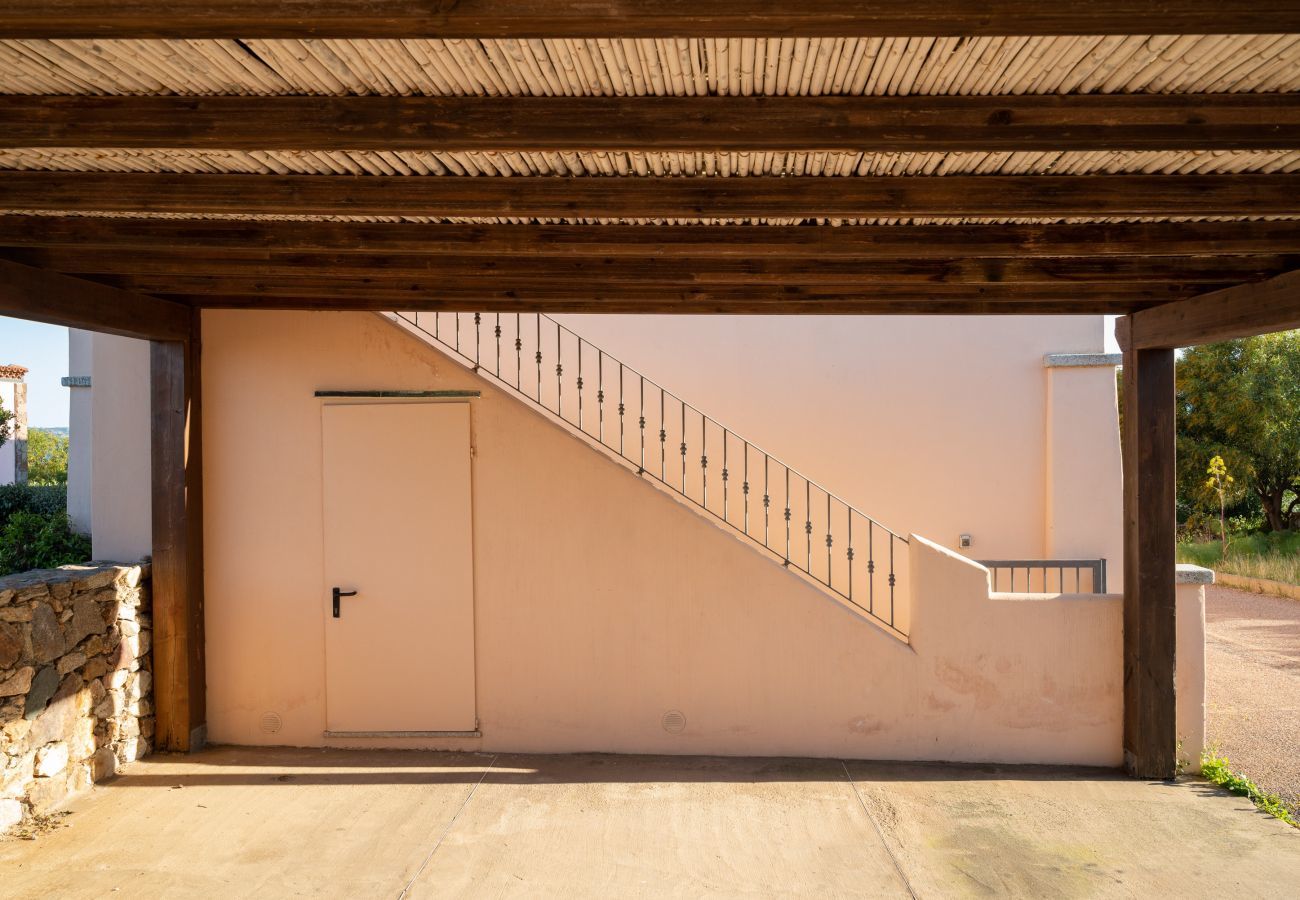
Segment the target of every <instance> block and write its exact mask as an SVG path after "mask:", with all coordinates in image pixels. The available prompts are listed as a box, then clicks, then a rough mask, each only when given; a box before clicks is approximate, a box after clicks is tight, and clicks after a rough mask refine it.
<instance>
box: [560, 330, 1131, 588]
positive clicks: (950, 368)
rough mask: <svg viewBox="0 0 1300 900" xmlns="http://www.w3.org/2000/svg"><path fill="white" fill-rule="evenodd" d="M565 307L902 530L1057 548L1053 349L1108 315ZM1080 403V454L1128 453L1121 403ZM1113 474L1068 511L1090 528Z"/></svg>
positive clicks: (978, 542) (1087, 344)
mask: <svg viewBox="0 0 1300 900" xmlns="http://www.w3.org/2000/svg"><path fill="white" fill-rule="evenodd" d="M558 318H559V319H560V320H561V321H562V322H564V323H565V324H566V325H567V326H569V327H571V328H572V329H573V330H574V331H576V332H577V333H578V334H580V335H582V336H583V337H584V338H586V339H587V340H590V341H592V342H594V343H595V344H596V345H598V346H600V347H602V348H604V349H605V350H607V351H608V352H610V353H612V354H613V355H614V356H615V357H617V358H619V359H621V360H623V361H624V362H626V363H627V364H629V365H631V366H634V367H636V368H638V369H640V370H642V371H643V372H645V374H646V375H647V376H649V377H652V378H654V379H656V380H657V381H660V382H662V383H663V385H664V386H665V387H666V388H668V389H669V390H670V391H673V392H675V393H677V394H679V395H680V396H682V397H684V398H686V399H687V400H688V401H689V402H691V403H693V404H695V405H696V406H697V407H699V408H700V409H702V410H704V411H705V412H707V413H709V414H711V415H714V416H716V417H717V418H718V419H719V420H720V421H722V422H724V423H725V424H726V425H728V426H729V427H730V428H732V429H733V430H735V432H736V433H738V434H741V435H743V436H744V437H746V438H748V439H750V440H752V441H754V442H755V443H757V444H758V445H760V446H762V447H764V448H766V449H767V450H769V451H770V452H772V453H773V454H775V455H776V456H778V457H780V458H781V459H783V460H785V461H786V462H788V463H790V464H791V465H792V466H794V467H795V468H797V469H800V470H802V471H804V472H806V473H807V474H808V475H809V476H810V477H811V478H813V479H815V480H817V481H819V482H821V483H822V484H825V485H827V486H828V487H829V488H830V489H831V490H833V491H834V492H836V493H837V494H838V495H839V496H841V497H843V498H844V499H845V500H847V501H848V502H850V503H852V504H853V505H854V506H856V507H858V508H859V509H861V510H863V511H865V512H867V513H869V514H870V515H872V516H874V517H875V518H876V519H877V520H878V521H880V522H883V523H884V524H885V525H887V526H889V527H890V528H892V529H894V530H895V531H898V532H900V533H903V534H906V533H908V532H910V531H915V532H917V533H918V534H924V535H926V536H927V537H929V538H931V539H932V540H934V541H936V542H937V543H940V544H942V545H944V546H945V547H951V548H953V549H957V548H958V539H959V537H960V535H962V534H970V535H971V536H972V537H973V539H974V544H973V546H972V547H971V548H970V550H969V551H961V552H963V553H964V554H965V555H967V556H970V557H971V558H972V559H1033V558H1042V557H1043V556H1046V555H1047V554H1048V548H1047V545H1046V540H1045V532H1046V529H1047V528H1048V527H1050V522H1049V520H1048V518H1047V517H1048V499H1047V490H1048V488H1047V482H1048V479H1049V477H1050V473H1049V472H1048V470H1047V442H1048V434H1047V428H1046V425H1045V423H1046V418H1047V403H1048V394H1047V392H1048V379H1049V374H1048V371H1047V370H1045V369H1044V367H1043V357H1044V356H1045V355H1047V354H1052V353H1093V352H1100V351H1101V350H1102V349H1103V345H1104V335H1103V324H1104V320H1103V318H1102V317H1101V316H956V317H953V316H836V317H833V318H824V317H817V316H804V317H799V316H779V317H775V316H640V315H638V316H607V315H587V316H560V317H558ZM1070 415H1071V417H1072V423H1073V427H1074V430H1075V434H1076V435H1077V438H1076V440H1082V441H1083V442H1084V443H1085V445H1084V446H1082V447H1080V449H1081V450H1082V451H1086V450H1088V449H1091V448H1103V449H1104V448H1105V447H1106V445H1107V442H1108V441H1110V442H1113V443H1114V445H1115V448H1116V452H1117V450H1118V421H1117V418H1116V413H1115V404H1114V402H1113V400H1112V401H1111V402H1110V403H1109V404H1107V403H1106V402H1105V400H1104V398H1102V399H1100V401H1098V398H1097V396H1096V395H1095V394H1094V395H1092V396H1090V397H1089V398H1087V402H1080V403H1076V404H1074V405H1073V408H1072V409H1071V410H1070ZM1088 474H1091V473H1082V472H1081V473H1079V475H1078V477H1079V480H1080V481H1082V480H1083V479H1084V478H1086V477H1087V475H1088ZM1107 478H1108V480H1107V482H1106V483H1104V484H1099V483H1098V482H1097V481H1096V480H1095V479H1093V480H1092V481H1091V483H1090V484H1089V485H1088V489H1087V491H1086V492H1085V493H1084V494H1083V495H1082V496H1083V498H1084V499H1085V500H1086V503H1085V505H1084V508H1082V509H1072V508H1063V507H1060V506H1058V507H1057V510H1056V512H1057V514H1058V515H1059V516H1060V517H1062V518H1063V519H1068V518H1070V517H1073V516H1075V515H1077V514H1081V515H1082V516H1084V517H1085V518H1087V519H1089V523H1088V527H1092V526H1093V525H1095V524H1096V523H1095V521H1094V520H1095V519H1096V518H1097V517H1096V516H1095V515H1094V512H1093V511H1094V510H1095V509H1096V507H1097V503H1095V502H1094V499H1093V498H1097V499H1098V500H1101V499H1103V498H1106V497H1107V495H1109V498H1110V499H1112V500H1113V503H1114V504H1115V505H1118V503H1119V499H1120V497H1121V490H1120V488H1121V486H1120V478H1119V470H1118V467H1117V466H1116V467H1115V468H1114V469H1113V471H1110V472H1109V473H1108V475H1107ZM1119 524H1120V523H1119V521H1118V520H1116V521H1115V522H1114V523H1113V524H1111V525H1109V526H1107V527H1109V528H1110V529H1111V532H1112V533H1111V534H1108V535H1106V536H1105V538H1103V539H1101V540H1098V541H1095V542H1096V543H1098V544H1099V545H1105V544H1109V543H1110V542H1112V540H1113V542H1114V544H1115V546H1116V547H1117V546H1118V545H1119V544H1118V540H1119V538H1118V531H1119ZM1111 562H1113V563H1118V560H1114V559H1112V560H1111Z"/></svg>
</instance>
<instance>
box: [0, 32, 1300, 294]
mask: <svg viewBox="0 0 1300 900" xmlns="http://www.w3.org/2000/svg"><path fill="white" fill-rule="evenodd" d="M0 94H10V95H30V96H38V97H39V96H46V95H80V96H87V97H93V96H103V97H112V96H130V95H144V96H163V95H172V96H178V97H208V96H240V97H249V98H256V97H275V96H293V95H310V96H321V97H365V96H377V97H378V96H411V97H419V96H429V97H439V96H456V97H468V98H474V97H483V98H494V97H522V98H538V100H537V101H536V102H538V103H542V102H544V100H543V98H550V97H611V98H619V97H622V98H628V99H627V102H629V103H635V102H637V101H636V99H635V98H641V97H645V98H650V97H667V96H672V97H713V98H726V97H749V96H773V97H813V96H844V97H862V98H871V97H899V98H902V97H909V96H912V97H920V96H960V97H971V98H979V97H988V98H1004V99H1005V100H1006V102H1007V103H1008V104H1011V98H1015V97H1017V96H1022V95H1046V96H1051V95H1098V96H1102V95H1124V94H1164V95H1201V94H1280V95H1287V94H1300V34H1294V33H1287V34H1242V35H1205V34H1199V35H1198V34H1190V35H1188V34H1183V35H1145V36H1144V35H1136V36H1134V35H1122V34H1115V35H1103V34H1098V35H1083V36H1078V35H1075V36H967V37H840V36H834V37H789V38H787V37H779V38H778V37H771V38H753V37H736V38H726V37H718V38H714V37H707V38H690V37H680V38H673V37H667V38H660V37H642V38H617V37H608V38H606V37H596V38H545V39H540V38H539V39H510V38H483V39H472V38H463V39H461V38H457V39H442V40H439V39H423V38H421V39H390V38H383V39H361V38H355V39H344V38H339V39H328V38H326V39H289V38H275V39H266V38H251V37H250V38H247V39H242V40H236V39H215V38H203V39H180V38H176V39H117V38H114V39H93V40H92V39H50V40H41V39H34V38H31V39H6V40H0ZM358 102H359V101H358ZM485 102H486V101H485ZM525 102H529V103H531V102H534V101H531V100H529V101H525ZM646 102H652V101H646ZM717 102H724V101H723V100H721V99H719V100H718V101H717ZM1192 115H1193V114H1192V113H1189V116H1192ZM1265 115H1266V114H1265ZM995 124H996V123H995ZM1261 124H1262V125H1266V124H1267V123H1266V122H1265V123H1261ZM773 127H780V126H779V123H775V124H774V125H773ZM1265 134H1267V133H1266V132H1265ZM254 137H255V138H256V137H257V133H254ZM60 139H62V138H60ZM99 139H100V136H99V135H98V134H97V135H96V136H95V137H94V138H93V139H88V140H86V141H84V143H85V144H91V145H90V146H84V145H83V146H76V147H63V146H41V147H30V146H11V147H6V148H3V149H0V173H3V172H4V171H13V172H17V171H23V172H38V173H39V172H44V173H49V175H50V177H51V178H57V177H60V176H61V174H62V173H68V177H69V178H72V177H75V176H76V175H77V174H78V173H87V175H86V176H83V177H87V176H88V174H89V173H118V174H120V175H121V178H122V179H123V181H122V184H123V185H124V186H125V185H127V184H129V183H130V179H131V178H133V177H141V176H143V174H144V173H159V174H162V173H175V174H180V175H186V176H192V177H193V178H195V179H201V178H202V177H203V176H207V175H227V174H238V175H246V176H249V183H248V190H249V192H250V195H254V194H257V193H258V187H257V177H258V176H272V177H282V176H311V177H316V178H322V177H330V176H361V177H363V178H364V177H366V176H386V177H390V178H391V177H394V176H405V177H410V178H422V177H443V178H457V179H462V178H464V179H468V178H474V179H484V178H486V179H507V178H514V179H518V178H524V179H527V178H533V179H536V178H547V177H556V178H602V179H623V180H625V181H630V180H633V179H636V180H641V179H681V178H693V179H704V178H707V179H745V178H766V179H767V180H768V181H769V182H770V181H771V179H772V178H773V177H780V178H782V179H792V180H798V179H821V178H841V179H854V178H877V179H879V178H889V177H897V178H900V179H912V178H920V179H940V178H944V177H945V176H958V177H968V176H982V175H990V176H1031V177H1032V176H1093V177H1095V176H1107V175H1145V176H1159V177H1165V178H1168V179H1169V191H1170V194H1171V195H1172V196H1174V197H1176V196H1177V195H1178V194H1179V192H1180V191H1181V190H1184V188H1183V187H1181V185H1184V184H1187V185H1190V184H1191V181H1188V180H1186V179H1189V178H1191V177H1193V176H1221V177H1223V178H1224V179H1225V180H1226V179H1229V178H1231V177H1233V176H1250V177H1265V176H1277V177H1279V178H1281V177H1285V176H1294V175H1296V174H1298V173H1300V149H1296V146H1295V144H1294V143H1292V142H1291V141H1292V140H1293V138H1292V137H1288V138H1286V139H1285V140H1279V142H1278V146H1277V149H1236V150H1197V149H1178V148H1177V147H1173V148H1171V149H1163V150H1126V149H1105V150H1089V149H1081V150H1080V149H1066V148H1062V149H1060V150H1034V151H1025V150H1020V151H998V152H989V151H964V150H961V151H957V150H955V151H950V152H925V151H917V152H880V151H872V150H869V149H865V150H863V151H861V152H831V151H818V152H814V151H812V150H811V149H810V150H808V151H797V150H794V151H773V152H767V151H750V152H736V151H719V150H710V149H704V148H702V149H700V150H697V151H684V150H666V149H664V150H660V149H652V148H650V147H646V148H645V149H638V148H637V147H629V148H628V149H626V150H617V151H613V150H601V151H594V150H565V151H556V150H544V149H539V150H535V151H534V150H504V149H502V150H482V151H461V150H440V149H429V150H411V149H392V150H384V149H367V150H359V149H351V150H349V149H320V148H313V147H310V146H308V147H301V148H295V149H270V148H268V149H253V148H248V147H247V146H246V145H241V146H244V147H245V149H222V148H221V145H220V144H219V143H216V142H215V141H211V142H209V143H206V144H205V145H204V146H203V147H201V148H200V147H193V146H190V147H186V146H184V145H183V144H181V143H177V144H175V145H166V146H158V147H154V146H151V145H143V146H141V145H132V146H130V147H126V146H102V147H101V146H93V144H94V143H96V142H98V140H99ZM46 143H55V141H50V140H47V141H46ZM280 146H281V147H284V146H290V147H292V146H293V144H292V143H290V141H288V140H286V141H285V142H284V143H282V144H281V145H280ZM376 146H381V147H382V146H384V145H383V144H377V145H376ZM530 146H531V145H530ZM688 146H689V145H688ZM1214 146H1234V145H1233V144H1226V145H1225V144H1217V145H1214ZM1236 146H1240V145H1236ZM1250 146H1252V147H1256V148H1257V147H1261V146H1262V147H1269V146H1272V145H1271V144H1269V143H1262V144H1261V143H1255V144H1252V145H1250ZM1180 179H1183V180H1181V181H1180ZM466 183H467V184H468V183H470V182H466ZM753 183H754V184H758V183H759V182H757V181H755V182H753ZM1161 184H1162V185H1163V183H1161ZM1283 184H1284V182H1281V181H1278V182H1277V183H1276V185H1275V189H1274V191H1273V197H1274V199H1273V200H1272V201H1271V202H1270V204H1269V206H1268V208H1267V209H1265V210H1260V211H1255V210H1254V209H1253V208H1252V207H1251V206H1250V204H1249V203H1245V202H1240V203H1237V205H1236V207H1235V208H1233V209H1232V210H1230V212H1231V215H1218V214H1215V213H1217V212H1220V211H1221V210H1210V211H1208V212H1206V211H1191V210H1190V204H1189V210H1180V209H1176V208H1172V209H1171V210H1170V211H1169V212H1168V213H1164V214H1160V215H1145V214H1106V213H1105V212H1103V211H1099V212H1097V213H1095V214H1089V215H1080V214H1079V212H1080V211H1079V210H1078V209H1069V210H1065V209H1064V207H1063V208H1062V211H1061V212H1059V213H1057V214H1053V213H1052V211H1051V208H1050V203H1049V204H1046V205H1045V206H1044V208H1043V210H1042V212H1041V214H1040V213H1038V212H1035V213H1034V214H1031V215H1030V214H1025V215H1012V214H1002V213H997V212H990V211H986V210H973V211H971V210H966V211H964V212H962V213H960V214H957V213H954V214H952V215H936V214H933V213H934V212H936V210H934V209H933V208H930V209H927V210H926V214H924V215H920V214H913V215H908V214H906V213H905V212H904V211H903V210H902V209H900V210H899V213H900V214H898V215H858V216H846V215H836V214H819V213H818V211H817V210H816V209H815V208H810V209H809V210H808V212H807V214H802V215H793V216H786V215H724V214H718V213H717V212H716V211H715V212H714V213H713V214H710V210H709V209H707V208H703V207H701V208H697V209H693V210H683V214H681V215H664V216H654V217H646V216H641V215H613V214H606V213H603V212H601V211H598V210H594V209H592V210H583V209H579V208H575V209H573V210H572V211H571V212H570V213H568V214H565V215H535V214H519V215H457V214H452V213H448V212H445V211H440V210H437V209H430V210H429V212H428V214H427V215H419V214H412V213H411V212H409V211H405V210H404V211H402V213H401V214H394V215H371V214H362V213H359V212H358V211H356V210H351V209H349V208H348V203H347V202H346V201H341V202H340V204H339V207H338V209H337V211H332V210H329V211H321V210H313V213H317V212H319V213H321V214H296V213H292V212H289V213H286V214H282V215H281V214H275V210H274V209H266V208H263V207H259V206H258V205H257V204H254V203H250V204H249V209H248V210H247V211H246V212H228V211H208V210H204V209H201V208H194V209H192V210H185V209H183V208H179V207H178V209H177V211H157V210H156V209H150V208H149V205H148V204H141V207H140V208H139V209H135V210H133V209H129V208H127V209H124V208H122V204H120V203H115V204H106V207H108V208H104V209H96V208H94V204H93V203H92V202H89V201H88V202H83V203H77V204H75V205H70V206H67V207H62V208H61V207H58V206H57V205H50V204H44V205H42V206H41V208H33V206H34V205H40V204H39V203H38V201H37V200H36V199H33V200H31V201H30V202H29V203H28V204H27V205H24V204H23V203H21V202H18V197H19V195H18V193H16V192H11V194H12V196H10V197H6V182H4V180H3V179H2V178H0V214H6V215H11V216H12V215H18V216H24V215H26V216H37V215H39V216H42V217H100V218H102V219H104V220H105V222H109V221H112V220H116V219H120V218H123V217H134V218H142V219H143V218H150V219H158V220H168V221H170V220H185V219H195V220H210V221H228V220H239V219H245V220H248V221H249V222H265V223H277V222H278V223H284V224H285V226H286V227H288V226H290V225H291V224H292V223H294V222H338V223H345V224H346V223H390V222H405V223H424V224H429V225H447V224H456V223H462V224H482V225H487V226H501V227H509V226H517V225H525V224H556V225H563V224H572V225H583V226H618V225H657V226H664V227H674V226H685V225H695V226H699V227H705V228H707V227H709V226H715V225H748V226H756V227H757V226H781V225H810V226H850V227H851V226H863V227H866V226H919V225H944V226H952V227H953V228H979V227H982V226H987V227H989V228H995V227H998V226H1002V225H1008V224H1043V225H1051V224H1073V223H1096V224H1097V225H1098V226H1099V227H1100V226H1101V225H1102V224H1103V223H1140V222H1170V223H1180V222H1194V221H1199V222H1234V221H1235V222H1239V223H1241V227H1242V228H1243V229H1248V228H1249V227H1250V223H1251V222H1264V221H1272V222H1279V221H1280V222H1285V221H1288V220H1292V219H1295V220H1298V221H1300V197H1297V198H1296V201H1295V204H1294V207H1292V206H1290V205H1289V204H1288V203H1287V202H1286V201H1285V198H1284V199H1283V200H1281V201H1279V200H1277V199H1276V198H1277V196H1278V195H1279V193H1280V192H1281V191H1282V188H1281V186H1282V185H1283ZM1285 184H1287V185H1288V186H1289V184H1290V183H1289V182H1286V183H1285ZM64 190H65V192H66V190H67V189H66V186H65V187H64ZM27 196H29V197H33V196H34V195H32V194H31V193H30V192H29V193H28V195H27ZM904 205H905V204H904ZM1076 206H1077V204H1076ZM892 211H893V210H891V212H892ZM939 211H942V210H939ZM325 212H329V213H330V214H324V213H325ZM539 212H541V210H539ZM984 213H987V214H984ZM1297 234H1298V235H1300V229H1298V231H1297ZM1275 244H1276V242H1274V243H1272V244H1270V252H1272V253H1273V254H1274V255H1272V256H1269V257H1268V259H1269V260H1270V261H1272V262H1273V263H1276V264H1278V265H1282V264H1289V262H1288V261H1289V260H1290V259H1291V257H1290V256H1277V255H1276V250H1277V247H1276V246H1275ZM1283 249H1284V250H1285V251H1287V252H1291V248H1290V247H1289V245H1288V246H1285V247H1283ZM1294 251H1295V252H1297V253H1300V245H1297V246H1296V247H1295V248H1294ZM15 252H16V251H15ZM680 252H685V251H680ZM5 254H6V251H5V249H4V246H3V245H0V255H5ZM10 255H14V254H10ZM900 255H905V254H902V253H901V252H900ZM1202 268H1203V267H1202ZM1231 271H1236V270H1235V269H1233V270H1231ZM83 274H88V275H94V274H95V273H94V272H89V273H83ZM1259 274H1260V276H1261V277H1262V276H1264V275H1267V274H1270V273H1268V272H1265V271H1262V270H1261V272H1260V273H1259ZM377 277H382V272H379V273H377ZM1170 280H1171V282H1174V281H1176V279H1173V278H1172V277H1171V279H1170ZM565 284H567V285H569V286H571V287H572V289H573V290H575V291H582V290H584V289H587V288H589V287H591V282H590V281H589V280H588V281H584V280H582V279H576V280H571V281H567V282H559V283H557V287H559V286H562V285H565ZM795 286H797V285H795ZM461 287H464V285H461ZM506 287H508V286H506ZM1148 287H1149V285H1148ZM1197 288H1198V286H1197V285H1189V286H1188V291H1192V292H1194V291H1195V290H1196V289H1197ZM1116 289H1117V290H1119V289H1120V287H1119V286H1116ZM1121 293H1122V291H1121ZM1109 296H1110V295H1108V297H1109ZM1135 296H1136V295H1135ZM981 302H983V301H981ZM1108 302H1110V303H1112V305H1113V304H1114V303H1118V302H1120V301H1118V300H1114V299H1109V300H1108ZM1153 302H1155V301H1154V300H1151V299H1150V296H1149V294H1148V295H1144V296H1143V297H1142V299H1140V300H1135V301H1134V304H1135V307H1140V306H1144V305H1150V304H1151V303H1153Z"/></svg>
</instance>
